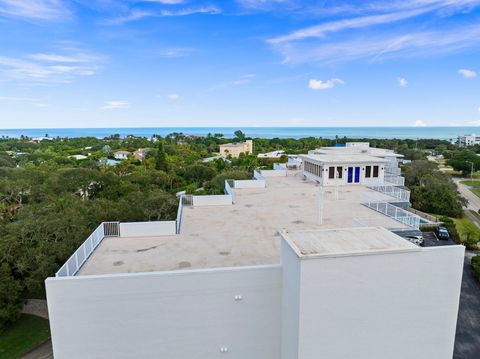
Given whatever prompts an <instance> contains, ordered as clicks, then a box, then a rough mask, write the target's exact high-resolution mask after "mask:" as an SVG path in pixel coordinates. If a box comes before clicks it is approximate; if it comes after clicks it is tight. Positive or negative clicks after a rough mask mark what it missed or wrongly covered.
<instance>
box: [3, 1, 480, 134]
mask: <svg viewBox="0 0 480 359" xmlns="http://www.w3.org/2000/svg"><path fill="white" fill-rule="evenodd" d="M479 55H480V0H390V1H381V0H358V1H332V0H330V1H328V0H322V1H296V0H237V1H219V0H211V1H203V0H199V1H194V0H148V1H137V0H123V1H122V0H117V1H115V0H22V1H18V0H0V128H34V127H38V128H45V127H143V126H151V127H177V126H319V127H321V126H424V125H426V126H454V125H459V126H460V125H462V126H468V125H475V126H476V125H480V57H479ZM477 74H478V76H477Z"/></svg>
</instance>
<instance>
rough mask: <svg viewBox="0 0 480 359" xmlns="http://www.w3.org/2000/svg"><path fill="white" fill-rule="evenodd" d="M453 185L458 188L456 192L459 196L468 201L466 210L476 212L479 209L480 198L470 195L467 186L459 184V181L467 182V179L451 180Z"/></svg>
mask: <svg viewBox="0 0 480 359" xmlns="http://www.w3.org/2000/svg"><path fill="white" fill-rule="evenodd" d="M453 180H454V181H455V183H456V184H457V186H458V191H459V192H460V194H461V195H462V196H463V197H465V198H466V199H467V200H468V204H467V208H468V209H473V210H474V211H478V210H479V209H480V197H478V196H477V195H475V194H474V193H472V192H471V191H470V190H469V188H468V186H465V185H464V184H461V183H460V181H465V180H468V178H455V177H454V178H453Z"/></svg>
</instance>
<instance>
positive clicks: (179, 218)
mask: <svg viewBox="0 0 480 359" xmlns="http://www.w3.org/2000/svg"><path fill="white" fill-rule="evenodd" d="M182 211H183V195H182V196H180V200H179V201H178V209H177V220H176V223H175V226H176V232H177V234H180V226H181V225H182Z"/></svg>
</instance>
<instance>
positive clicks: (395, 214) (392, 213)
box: [362, 201, 420, 229]
mask: <svg viewBox="0 0 480 359" xmlns="http://www.w3.org/2000/svg"><path fill="white" fill-rule="evenodd" d="M362 204H363V205H364V206H366V207H368V208H371V209H373V210H374V211H377V212H379V213H382V214H384V215H386V216H387V217H390V218H392V219H394V220H396V221H398V222H400V223H403V224H405V225H406V226H408V227H411V228H415V229H418V228H419V227H420V217H419V216H417V215H416V214H413V213H411V212H408V211H406V210H404V209H402V208H400V207H397V206H394V205H393V204H390V203H388V202H384V201H376V202H365V203H362Z"/></svg>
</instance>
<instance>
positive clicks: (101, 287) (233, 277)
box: [46, 265, 282, 359]
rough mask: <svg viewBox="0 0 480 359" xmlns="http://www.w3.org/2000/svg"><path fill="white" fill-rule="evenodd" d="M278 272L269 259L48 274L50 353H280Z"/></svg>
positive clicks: (233, 358)
mask: <svg viewBox="0 0 480 359" xmlns="http://www.w3.org/2000/svg"><path fill="white" fill-rule="evenodd" d="M281 276H282V269H281V267H280V265H274V266H256V267H236V268H222V269H204V270H184V271H175V272H158V273H136V274H133V273H132V274H121V275H102V276H80V277H67V278H49V279H47V281H46V288H47V297H48V310H49V315H50V326H51V331H52V338H53V352H54V356H55V359H84V358H166V359H167V358H168V359H193V358H198V359H203V358H223V357H225V358H226V357H228V358H230V359H247V358H249V359H279V358H280V356H281V354H280V328H281ZM225 354H227V355H225Z"/></svg>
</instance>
